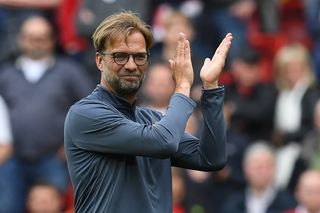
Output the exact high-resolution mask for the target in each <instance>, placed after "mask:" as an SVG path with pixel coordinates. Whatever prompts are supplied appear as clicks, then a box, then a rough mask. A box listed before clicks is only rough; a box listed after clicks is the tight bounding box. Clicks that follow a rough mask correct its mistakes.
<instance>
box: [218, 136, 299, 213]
mask: <svg viewBox="0 0 320 213" xmlns="http://www.w3.org/2000/svg"><path fill="white" fill-rule="evenodd" d="M275 168H276V162H275V154H274V152H273V150H272V149H271V147H270V146H269V142H266V141H256V142H255V143H254V144H252V145H251V146H249V147H248V149H247V150H246V152H245V155H244V160H243V170H244V174H245V178H246V184H247V186H246V188H245V189H244V190H241V191H239V192H238V193H234V195H232V196H230V197H228V198H227V200H226V202H225V205H224V207H223V210H222V213H280V212H282V211H284V210H287V209H289V208H293V207H294V206H295V205H296V202H295V200H294V198H293V196H292V194H291V193H289V192H288V191H285V190H282V189H279V188H277V187H276V186H275V185H274V184H273V179H274V174H275Z"/></svg>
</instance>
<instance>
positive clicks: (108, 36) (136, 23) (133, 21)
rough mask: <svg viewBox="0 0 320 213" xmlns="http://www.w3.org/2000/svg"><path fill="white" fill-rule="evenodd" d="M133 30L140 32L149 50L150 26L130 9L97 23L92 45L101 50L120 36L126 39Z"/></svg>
mask: <svg viewBox="0 0 320 213" xmlns="http://www.w3.org/2000/svg"><path fill="white" fill-rule="evenodd" d="M135 32H140V33H142V35H143V37H144V39H145V41H146V48H147V50H149V49H150V47H151V45H152V43H153V40H154V39H153V35H152V32H151V30H150V26H149V25H147V24H146V23H145V22H144V21H142V20H141V19H140V17H139V16H138V15H136V14H135V13H133V12H132V11H121V12H119V13H115V14H113V15H110V16H108V17H107V18H105V19H104V20H103V21H102V22H101V23H100V24H99V26H98V27H97V29H96V30H95V32H94V33H93V35H92V40H93V45H94V47H95V49H96V51H97V52H101V51H103V50H104V49H106V48H108V46H109V45H110V44H112V42H113V41H114V40H115V39H117V38H119V37H120V36H124V37H125V39H127V38H128V36H130V35H132V34H133V33H135Z"/></svg>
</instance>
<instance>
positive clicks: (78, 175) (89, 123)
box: [65, 11, 232, 213]
mask: <svg viewBox="0 0 320 213" xmlns="http://www.w3.org/2000/svg"><path fill="white" fill-rule="evenodd" d="M231 40H232V35H231V34H227V35H226V37H225V39H224V40H223V41H222V43H221V45H220V46H219V47H218V49H217V50H216V53H215V55H214V56H213V57H212V58H211V59H209V58H207V59H206V60H205V61H204V65H203V67H202V70H201V74H200V76H201V79H202V81H203V94H202V99H201V102H202V103H201V107H202V112H203V114H204V129H203V132H202V135H201V137H200V139H198V138H195V137H193V136H191V135H189V134H186V133H184V129H185V126H186V122H187V120H188V118H189V116H190V114H191V112H192V111H193V110H194V108H195V102H194V101H193V100H191V99H190V98H189V96H190V88H191V86H192V83H193V68H192V65H191V59H190V44H189V41H188V40H187V39H186V37H185V35H184V34H183V33H181V34H180V36H179V40H178V45H177V50H176V55H175V57H174V58H173V59H171V60H170V66H171V70H172V73H173V78H174V81H175V93H174V94H173V96H172V97H171V100H170V103H169V106H168V109H167V111H166V113H165V115H164V116H163V115H161V114H160V113H158V112H155V111H153V110H151V109H147V108H140V107H138V106H136V105H135V100H136V92H137V91H138V90H139V88H140V86H141V83H142V81H143V79H144V75H145V71H146V68H147V60H148V51H149V48H150V45H151V43H152V41H153V36H152V33H151V31H150V30H149V29H148V28H147V27H146V25H145V23H144V22H143V21H141V19H140V18H139V17H138V16H136V15H135V14H133V13H132V12H129V11H124V12H120V13H117V14H114V15H111V16H109V17H108V18H106V19H105V20H104V21H103V22H102V23H101V24H100V25H99V26H98V27H97V29H96V31H95V33H94V34H93V42H94V46H95V48H96V51H97V52H96V64H97V67H98V69H99V70H100V71H101V82H100V85H98V86H97V87H96V89H95V90H94V91H93V92H92V93H91V94H90V95H89V96H87V97H86V98H84V99H82V100H81V101H79V102H77V103H76V104H74V105H73V106H72V107H71V108H70V110H69V113H68V115H67V117H66V121H65V151H66V155H67V162H68V167H69V173H70V176H71V181H72V183H73V189H74V194H75V202H74V203H75V211H76V212H119V213H121V212H133V213H134V212H139V213H140V212H148V213H152V212H172V187H171V166H176V167H183V168H189V169H197V170H204V171H211V170H219V169H221V168H223V166H224V165H225V164H226V135H225V123H224V118H223V97H224V87H223V86H221V85H218V77H219V75H220V73H221V71H222V69H223V66H224V63H225V58H226V55H227V52H228V50H229V48H230V46H231Z"/></svg>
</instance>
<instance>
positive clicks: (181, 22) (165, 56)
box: [149, 10, 204, 85]
mask: <svg viewBox="0 0 320 213" xmlns="http://www.w3.org/2000/svg"><path fill="white" fill-rule="evenodd" d="M179 32H183V33H184V34H185V35H186V38H187V39H188V40H189V41H190V44H191V49H192V51H193V52H194V54H192V55H191V57H192V65H193V68H194V71H195V74H194V78H195V79H194V82H195V84H196V85H199V84H200V83H201V80H200V77H199V73H200V69H201V66H202V64H203V58H204V54H201V51H199V50H198V49H197V48H196V47H195V46H193V45H194V42H193V41H194V38H195V33H196V32H195V31H194V26H193V23H192V22H191V20H190V19H189V18H188V17H187V16H186V15H184V14H183V13H181V12H178V11H174V10H173V11H171V12H170V14H169V15H167V16H166V19H165V20H164V36H163V39H162V41H161V42H158V43H156V44H155V45H154V46H153V47H152V49H151V50H150V53H151V54H150V59H149V64H150V65H152V64H153V63H156V62H159V61H160V62H162V61H163V62H168V61H169V59H171V58H173V57H174V54H175V53H176V41H177V40H178V35H179Z"/></svg>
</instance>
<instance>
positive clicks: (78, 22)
mask: <svg viewBox="0 0 320 213" xmlns="http://www.w3.org/2000/svg"><path fill="white" fill-rule="evenodd" d="M150 4H151V2H150V1H149V0H135V1H130V0H117V1H114V0H111V1H110V0H109V1H106V0H80V3H79V7H78V10H77V11H76V16H75V18H74V20H75V27H76V32H77V35H78V36H80V37H82V38H84V39H86V40H87V41H88V46H87V49H86V50H85V51H84V52H83V55H82V61H83V62H84V65H85V66H86V68H87V70H88V71H89V72H90V76H91V77H92V78H93V79H94V80H95V81H96V82H99V80H100V75H99V73H100V72H99V71H98V70H97V67H96V64H95V51H96V50H95V49H94V47H93V45H92V42H91V36H92V34H93V32H94V30H95V28H96V27H97V26H98V24H99V23H100V22H101V21H102V20H103V19H105V17H107V16H109V15H111V14H113V13H114V12H116V11H120V10H131V11H133V12H134V13H137V14H139V16H140V17H141V18H142V19H143V20H144V21H145V22H147V23H150V17H151V14H149V12H150Z"/></svg>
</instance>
